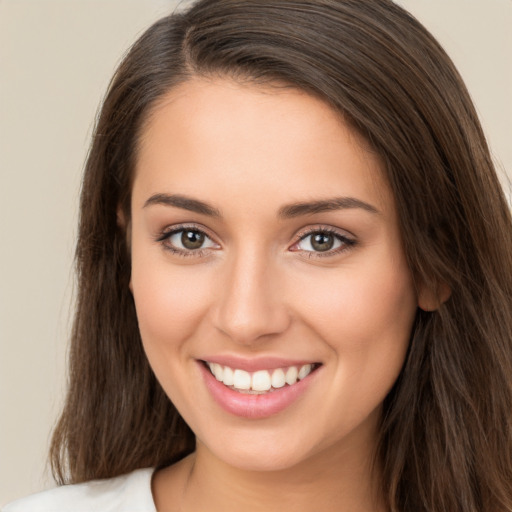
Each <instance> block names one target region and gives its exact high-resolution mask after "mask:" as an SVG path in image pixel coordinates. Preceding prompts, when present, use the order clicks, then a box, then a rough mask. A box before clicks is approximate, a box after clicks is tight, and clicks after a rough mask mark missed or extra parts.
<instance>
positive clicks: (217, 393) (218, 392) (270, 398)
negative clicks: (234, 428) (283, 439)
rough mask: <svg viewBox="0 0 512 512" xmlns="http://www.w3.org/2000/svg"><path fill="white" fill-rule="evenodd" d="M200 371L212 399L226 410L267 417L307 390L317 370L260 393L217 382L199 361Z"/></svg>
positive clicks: (243, 415) (251, 416) (232, 412)
mask: <svg viewBox="0 0 512 512" xmlns="http://www.w3.org/2000/svg"><path fill="white" fill-rule="evenodd" d="M199 366H200V368H201V372H202V374H203V378H204V381H205V384H206V387H207V388H208V390H209V391H210V393H211V395H212V396H213V399H214V400H215V401H216V402H217V403H218V404H219V405H220V406H221V407H222V408H223V409H224V410H225V411H227V412H229V413H230V414H234V415H235V416H240V417H242V418H249V419H261V418H268V417H269V416H273V415H274V414H278V413H279V412H281V411H283V410H284V409H286V408H287V407H289V406H290V405H292V403H294V402H295V401H296V400H298V399H299V398H300V397H301V396H302V395H303V394H304V393H305V392H306V390H307V388H308V386H309V385H310V384H311V382H312V381H313V379H314V377H315V375H316V374H317V373H318V370H319V369H317V370H315V371H314V372H312V373H310V374H309V375H308V376H307V377H306V378H304V379H302V380H300V381H298V382H297V383H296V384H293V385H292V386H284V387H282V388H279V389H277V390H275V391H271V392H269V393H264V394H261V395H251V394H248V393H240V392H238V391H234V390H233V389H231V388H228V387H227V386H225V385H224V384H223V383H222V382H219V381H218V380H217V379H216V378H215V377H214V376H213V375H212V373H211V372H210V370H209V369H208V368H206V366H205V365H204V363H203V362H199Z"/></svg>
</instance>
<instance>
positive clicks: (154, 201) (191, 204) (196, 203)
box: [144, 194, 380, 219]
mask: <svg viewBox="0 0 512 512" xmlns="http://www.w3.org/2000/svg"><path fill="white" fill-rule="evenodd" d="M152 205H163V206H173V207H175V208H181V209H183V210H188V211H191V212H195V213H200V214H201V215H207V216H209V217H216V218H220V217H222V215H221V213H220V210H218V209H217V208H215V207H213V206H211V205H209V204H208V203H205V202H204V201H200V200H198V199H192V198H190V197H187V196H184V195H181V194H154V195H152V196H151V197H150V198H149V199H148V200H147V201H146V202H145V203H144V208H146V207H148V206H152ZM355 208H360V209H362V210H365V211H367V212H369V213H373V214H380V212H379V210H377V208H375V206H372V205H371V204H369V203H366V202H364V201H361V200H360V199H356V198H355V197H334V198H330V199H322V200H318V201H310V202H300V203H292V204H288V205H285V206H283V207H281V208H280V209H279V212H278V216H279V217H280V218H282V219H290V218H294V217H300V216H302V215H314V214H315V213H322V212H329V211H336V210H351V209H355Z"/></svg>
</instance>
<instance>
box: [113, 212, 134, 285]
mask: <svg viewBox="0 0 512 512" xmlns="http://www.w3.org/2000/svg"><path fill="white" fill-rule="evenodd" d="M116 220H117V227H118V228H119V229H120V230H121V232H123V233H124V236H125V242H126V248H127V250H128V252H129V253H131V242H132V230H131V223H130V221H129V220H128V219H127V218H126V215H125V214H124V212H123V209H122V208H121V206H120V205H119V206H118V207H117V211H116ZM128 287H129V288H130V291H131V292H132V295H133V287H132V276H131V274H130V283H129V284H128Z"/></svg>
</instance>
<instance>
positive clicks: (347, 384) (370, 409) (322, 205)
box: [130, 79, 417, 469]
mask: <svg viewBox="0 0 512 512" xmlns="http://www.w3.org/2000/svg"><path fill="white" fill-rule="evenodd" d="M130 229H131V253H132V279H131V289H132V292H133V295H134V298H135V303H136V308H137V316H138V320H139V326H140V332H141V335H142V340H143V344H144V348H145V351H146V353H147V357H148V359H149V361H150V364H151V366H152V368H153V370H154V372H155V374H156V376H157V378H158V380H159V381H160V383H161V385H162V386H163V388H164V390H165V391H166V393H167V394H168V396H169V398H170V399H171V400H172V401H173V403H174V404H175V405H176V407H177V408H178V410H179V411H180V413H181V414H182V416H183V418H184V419H185V421H186V422H187V423H188V424H189V426H190V427H191V428H192V430H193V431H194V433H195V434H196V436H197V438H198V446H200V447H201V449H204V450H207V451H208V453H210V454H212V455H213V456H214V457H217V458H220V459H222V460H223V461H224V462H226V463H228V464H230V465H234V466H236V467H239V468H245V469H283V468H289V467H292V466H294V465H296V464H299V463H300V462H304V461H307V460H308V459H311V458H312V457H316V456H320V455H321V454H327V453H328V454H329V455H330V456H340V457H347V456H349V455H348V454H352V455H353V456H356V457H359V456H364V455H367V454H368V453H367V452H368V451H369V450H371V449H372V448H373V447H374V444H375V439H376V435H377V428H378V421H379V415H380V410H381V404H382V401H383V399H384V397H385V396H386V394H387V393H388V391H389V390H390V388H391V387H392V385H393V383H394V382H395V380H396V378H397V376H398V374H399V372H400V369H401V367H402V364H403V361H404V357H405V354H406V350H407V346H408V341H409V337H410V332H411V327H412V323H413V319H414V316H415V311H416V305H417V299H416V294H415V291H414V288H413V284H412V279H411V274H410V271H409V269H408V267H407V264H406V261H405V257H404V253H403V249H402V245H401V240H400V233H399V229H398V223H397V216H396V210H395V206H394V202H393V198H392V195H391V193H390V190H389V188H388V185H387V183H386V182H385V180H384V177H383V174H382V171H381V166H380V162H379V159H378V158H377V157H376V155H375V154H373V153H372V152H370V151H369V150H367V149H365V147H364V144H362V142H361V140H360V139H359V137H358V136H357V135H356V134H355V133H354V132H353V131H352V130H351V129H350V128H349V127H348V126H347V125H346V124H345V123H344V122H343V121H342V120H341V119H340V117H339V116H338V115H336V114H335V112H334V111H333V110H332V109H331V108H330V107H328V106H327V105H326V104H325V103H323V102H322V101H320V100H318V99H315V98H314V97H312V96H309V95H307V94H305V93H302V92H299V91H297V90H294V89H290V88H277V87H276V88H262V87H259V86H251V85H240V84H237V83H234V82H232V81H229V80H221V79H217V80H211V81H207V80H199V79H197V80H194V81H190V82H188V83H185V84H183V85H181V86H179V87H177V88H175V89H174V90H172V91H171V92H170V93H169V94H168V95H167V96H166V97H165V99H164V101H162V102H161V103H160V104H159V105H158V107H157V108H156V109H155V111H154V113H153V115H152V116H151V118H150V119H149V120H148V122H147V123H146V125H145V127H144V129H143V132H142V135H141V146H140V152H139V155H138V161H137V166H136V175H135V180H134V185H133V195H132V219H131V225H130ZM212 372H213V373H215V374H216V377H215V376H214V375H213V373H212ZM297 374H298V375H297ZM219 379H220V380H219Z"/></svg>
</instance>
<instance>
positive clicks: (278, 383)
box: [271, 368, 286, 389]
mask: <svg viewBox="0 0 512 512" xmlns="http://www.w3.org/2000/svg"><path fill="white" fill-rule="evenodd" d="M271 383H272V387H273V388H276V389H279V388H282V387H283V386H284V385H285V384H286V378H285V376H284V372H283V370H281V368H278V369H277V370H274V373H272V382H271Z"/></svg>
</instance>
